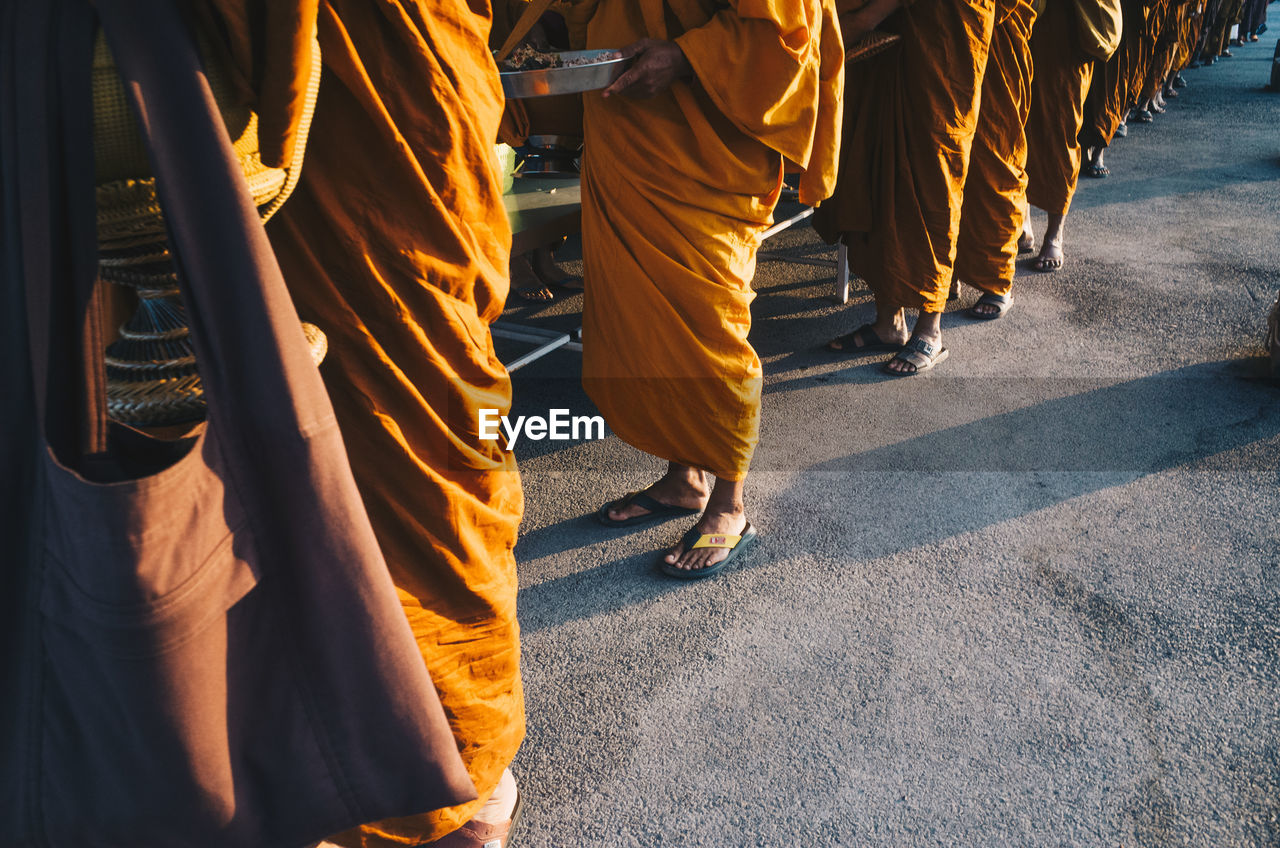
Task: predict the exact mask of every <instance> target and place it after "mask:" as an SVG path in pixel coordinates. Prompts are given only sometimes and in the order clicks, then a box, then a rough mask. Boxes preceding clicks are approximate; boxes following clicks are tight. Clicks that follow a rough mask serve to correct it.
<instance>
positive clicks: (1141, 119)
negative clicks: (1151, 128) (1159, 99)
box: [1126, 109, 1156, 124]
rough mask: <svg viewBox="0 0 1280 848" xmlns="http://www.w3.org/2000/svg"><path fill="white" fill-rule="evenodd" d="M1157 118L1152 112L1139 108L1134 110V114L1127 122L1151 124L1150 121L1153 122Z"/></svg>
mask: <svg viewBox="0 0 1280 848" xmlns="http://www.w3.org/2000/svg"><path fill="white" fill-rule="evenodd" d="M1155 119H1156V118H1155V116H1154V115H1152V114H1151V113H1150V112H1148V111H1147V110H1146V109H1139V110H1138V111H1137V112H1134V113H1133V115H1131V116H1130V117H1129V121H1127V122H1126V123H1130V122H1131V123H1135V124H1150V123H1153V122H1154V121H1155Z"/></svg>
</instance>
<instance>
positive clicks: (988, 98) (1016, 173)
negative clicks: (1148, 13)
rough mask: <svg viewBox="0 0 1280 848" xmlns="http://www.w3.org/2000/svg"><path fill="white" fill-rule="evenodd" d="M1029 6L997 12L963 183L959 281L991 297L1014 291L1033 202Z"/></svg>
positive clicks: (1008, 2)
mask: <svg viewBox="0 0 1280 848" xmlns="http://www.w3.org/2000/svg"><path fill="white" fill-rule="evenodd" d="M1035 17H1036V13H1035V9H1034V7H1033V6H1032V5H1031V2H1030V0H1002V2H1000V3H998V4H997V6H996V24H995V29H994V31H993V33H992V36H991V51H990V54H989V56H988V58H987V67H986V71H985V73H984V74H983V76H982V103H981V106H980V108H979V111H978V125H977V130H976V131H975V134H974V140H973V149H972V151H971V152H970V155H969V173H968V175H967V176H966V178H965V182H964V201H963V203H962V205H961V212H960V234H959V237H958V240H957V242H956V261H955V276H956V279H958V280H963V281H964V282H966V283H968V284H969V285H971V286H976V287H977V288H980V289H982V290H983V291H985V292H989V293H991V294H999V295H1006V294H1008V293H1009V291H1010V290H1011V289H1012V288H1013V274H1014V269H1015V265H1016V262H1017V259H1018V236H1019V235H1020V234H1021V232H1022V222H1023V215H1024V213H1025V203H1026V197H1027V171H1026V166H1027V137H1026V132H1025V127H1026V123H1027V113H1028V110H1029V107H1030V103H1031V43H1030V41H1031V26H1032V23H1033V22H1034V21H1035Z"/></svg>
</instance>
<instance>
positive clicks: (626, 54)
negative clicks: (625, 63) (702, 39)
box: [601, 38, 693, 97]
mask: <svg viewBox="0 0 1280 848" xmlns="http://www.w3.org/2000/svg"><path fill="white" fill-rule="evenodd" d="M633 56H634V57H635V61H633V62H632V63H631V67H629V68H627V70H626V71H625V72H624V73H623V74H622V76H620V77H618V78H617V79H616V80H614V81H613V85H611V86H609V87H608V88H606V89H605V90H604V92H603V94H602V95H601V96H602V97H612V96H614V95H615V94H624V95H626V96H627V97H653V96H654V95H655V94H659V93H661V92H663V91H666V90H667V89H668V88H670V87H671V85H672V84H673V83H675V82H677V81H679V80H684V79H691V78H692V77H693V66H692V65H690V64H689V60H688V58H686V57H685V55H684V51H683V50H681V49H680V45H678V44H676V43H675V42H674V41H661V40H659V39H656V38H642V39H640V40H639V41H637V42H635V43H633V44H628V45H627V46H626V47H624V48H622V49H621V50H619V51H618V58H621V59H627V58H631V57H633Z"/></svg>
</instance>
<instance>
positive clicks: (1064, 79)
mask: <svg viewBox="0 0 1280 848" xmlns="http://www.w3.org/2000/svg"><path fill="white" fill-rule="evenodd" d="M1075 15H1076V11H1075V9H1074V8H1073V6H1072V5H1071V3H1070V0H1049V2H1048V3H1047V4H1046V5H1045V9H1044V11H1043V12H1042V13H1041V14H1040V18H1039V19H1038V20H1037V21H1036V28H1035V32H1034V33H1033V34H1032V36H1031V58H1032V62H1033V63H1034V66H1035V76H1034V77H1033V79H1032V83H1031V114H1030V115H1029V116H1028V118H1027V200H1029V201H1030V202H1031V204H1032V205H1033V206H1038V207H1039V208H1041V209H1043V210H1044V211H1046V212H1048V213H1050V214H1059V215H1065V214H1066V213H1067V210H1068V209H1069V208H1070V207H1071V197H1072V195H1074V194H1075V191H1076V180H1077V179H1078V178H1079V176H1080V142H1079V140H1078V136H1079V134H1080V126H1081V124H1082V122H1083V121H1084V98H1085V93H1086V92H1088V90H1089V81H1090V80H1091V79H1092V78H1093V57H1092V56H1090V55H1089V54H1087V53H1085V52H1084V50H1082V49H1081V48H1080V38H1079V36H1078V35H1077V34H1076V21H1075Z"/></svg>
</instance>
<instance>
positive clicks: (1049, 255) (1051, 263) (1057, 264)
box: [1032, 239, 1063, 271]
mask: <svg viewBox="0 0 1280 848" xmlns="http://www.w3.org/2000/svg"><path fill="white" fill-rule="evenodd" d="M1062 260H1063V255H1062V239H1053V240H1049V239H1045V243H1044V245H1043V246H1041V248H1040V255H1039V256H1037V257H1036V261H1035V262H1034V263H1032V267H1034V268H1035V269H1036V270H1037V271H1057V270H1058V269H1059V268H1061V267H1062Z"/></svg>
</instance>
